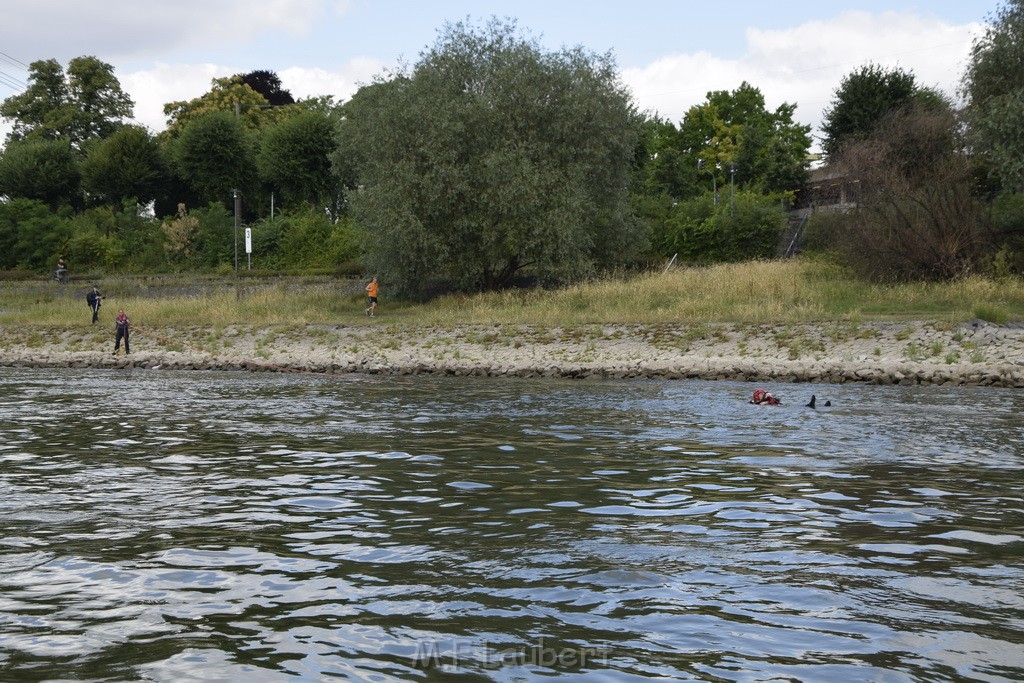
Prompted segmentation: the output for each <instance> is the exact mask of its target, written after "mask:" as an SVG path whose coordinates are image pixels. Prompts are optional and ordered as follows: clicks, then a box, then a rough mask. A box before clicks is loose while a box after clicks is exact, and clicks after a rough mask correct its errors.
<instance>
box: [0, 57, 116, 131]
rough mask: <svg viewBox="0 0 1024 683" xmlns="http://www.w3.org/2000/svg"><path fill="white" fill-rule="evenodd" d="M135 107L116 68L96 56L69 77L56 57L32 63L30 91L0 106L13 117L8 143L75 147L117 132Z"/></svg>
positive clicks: (78, 62)
mask: <svg viewBox="0 0 1024 683" xmlns="http://www.w3.org/2000/svg"><path fill="white" fill-rule="evenodd" d="M133 107H134V103H133V102H132V101H131V99H130V98H129V97H128V95H127V94H125V92H124V91H123V90H121V84H120V83H119V82H118V80H117V78H116V77H115V76H114V67H113V66H111V65H110V64H107V63H106V62H102V61H100V60H99V59H97V58H96V57H76V58H74V59H72V60H71V61H70V62H68V69H67V74H66V75H65V73H64V71H63V69H61V66H60V63H59V62H57V61H56V60H54V59H48V60H39V61H36V62H32V63H31V64H30V65H29V76H28V87H27V88H26V89H25V90H24V91H23V92H21V93H19V94H17V95H12V96H10V97H8V98H7V99H6V100H4V101H3V103H0V116H3V117H5V118H8V119H12V121H13V124H14V125H13V128H12V130H11V132H10V133H9V134H8V138H7V140H8V142H11V141H16V140H57V139H62V138H63V139H66V140H69V141H70V142H71V145H72V146H73V147H75V148H76V149H77V148H79V147H81V145H82V144H83V143H84V142H85V141H87V140H90V139H94V138H105V137H107V136H109V135H110V134H112V133H113V132H114V131H115V130H116V129H117V128H118V127H119V126H120V125H121V121H122V120H123V119H124V118H127V117H130V116H131V115H132V109H133Z"/></svg>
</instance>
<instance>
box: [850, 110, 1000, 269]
mask: <svg viewBox="0 0 1024 683" xmlns="http://www.w3.org/2000/svg"><path fill="white" fill-rule="evenodd" d="M877 131H878V132H877V133H876V134H875V135H874V136H872V137H870V138H866V139H864V140H861V141H858V142H856V143H853V144H851V145H849V146H848V147H847V148H845V149H844V151H843V153H842V156H841V158H840V159H839V160H838V163H837V164H836V166H837V170H838V171H839V172H840V173H841V174H842V175H844V176H846V177H848V178H853V179H857V180H858V181H859V182H860V186H861V188H862V189H861V197H860V202H859V204H858V206H857V207H856V208H855V209H851V210H850V211H848V212H846V213H844V214H842V215H841V217H840V218H838V219H837V220H838V221H839V225H838V230H836V231H835V232H834V237H835V238H836V241H837V245H838V247H839V249H840V251H841V252H842V254H843V256H844V259H845V261H846V263H847V264H848V265H850V266H851V267H853V268H854V269H856V270H857V271H859V272H860V273H861V274H862V275H864V276H866V277H869V278H872V279H876V280H912V279H930V278H939V279H949V278H956V277H962V276H964V275H967V274H970V273H973V272H977V271H978V270H980V269H983V268H984V267H985V260H986V255H987V254H991V253H992V251H991V244H990V242H989V240H988V237H989V233H988V226H987V224H986V218H985V211H984V207H983V206H982V205H981V203H980V202H979V201H978V199H977V198H976V197H975V196H974V195H973V193H972V182H971V181H972V167H971V161H970V159H969V158H968V157H967V156H966V155H965V154H963V153H962V152H961V151H960V150H961V149H962V148H961V146H960V145H959V144H958V143H957V126H956V120H955V117H954V115H953V114H952V112H935V111H931V110H910V111H900V112H895V113H893V114H892V115H890V116H889V117H888V118H887V119H885V121H884V122H883V124H881V125H879V127H878V129H877Z"/></svg>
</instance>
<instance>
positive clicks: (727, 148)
mask: <svg viewBox="0 0 1024 683" xmlns="http://www.w3.org/2000/svg"><path fill="white" fill-rule="evenodd" d="M795 110H796V105H793V104H788V103H783V104H782V105H780V106H779V107H778V108H776V109H775V110H774V111H769V110H768V109H767V108H766V106H765V101H764V96H763V95H762V94H761V91H760V90H759V89H758V88H756V87H754V86H752V85H750V84H749V83H746V82H744V83H742V84H741V85H740V87H739V88H737V89H736V90H733V91H727V90H716V91H712V92H709V93H708V94H707V101H706V102H704V103H702V104H699V105H695V106H693V107H691V108H690V109H689V110H688V111H687V112H686V114H685V115H684V117H683V121H682V123H680V125H679V128H678V129H677V130H676V129H674V127H672V126H671V124H666V123H664V122H656V123H649V124H648V126H649V127H653V128H654V134H653V136H651V138H650V139H651V141H652V147H651V148H650V150H649V157H648V158H647V159H646V160H645V165H646V167H647V169H648V171H647V173H646V181H645V183H644V187H645V188H646V191H648V192H651V191H657V192H664V193H666V194H668V195H669V196H671V197H672V198H674V199H676V200H680V199H688V198H691V197H694V196H696V195H698V194H699V193H701V192H704V191H708V190H712V189H713V188H714V187H716V186H717V187H718V188H721V187H723V186H724V185H725V184H727V183H730V182H733V181H735V182H736V183H738V184H740V185H744V186H750V187H757V188H759V189H760V190H761V191H764V192H769V193H771V192H785V191H794V190H797V189H799V188H800V187H801V186H802V185H803V183H804V182H805V180H806V177H807V153H808V150H809V149H810V146H811V137H810V130H811V129H810V126H806V125H803V124H799V123H796V122H795V121H794V120H793V113H794V111H795ZM734 172H735V177H734V176H733V173H734Z"/></svg>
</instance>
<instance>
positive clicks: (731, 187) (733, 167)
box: [729, 161, 736, 213]
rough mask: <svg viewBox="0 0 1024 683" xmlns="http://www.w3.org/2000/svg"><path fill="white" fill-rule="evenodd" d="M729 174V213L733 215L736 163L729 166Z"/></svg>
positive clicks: (734, 207) (734, 208)
mask: <svg viewBox="0 0 1024 683" xmlns="http://www.w3.org/2000/svg"><path fill="white" fill-rule="evenodd" d="M729 174H730V176H731V178H730V180H729V213H734V212H735V210H736V200H735V194H736V162H735V161H734V162H732V163H730V164H729Z"/></svg>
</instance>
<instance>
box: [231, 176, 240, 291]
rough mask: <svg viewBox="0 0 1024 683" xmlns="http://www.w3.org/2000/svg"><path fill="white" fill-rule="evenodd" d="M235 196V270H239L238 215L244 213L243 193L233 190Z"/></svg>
mask: <svg viewBox="0 0 1024 683" xmlns="http://www.w3.org/2000/svg"><path fill="white" fill-rule="evenodd" d="M231 192H232V193H234V196H235V272H236V273H237V272H238V216H239V214H241V213H242V193H241V192H239V191H238V190H231Z"/></svg>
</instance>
